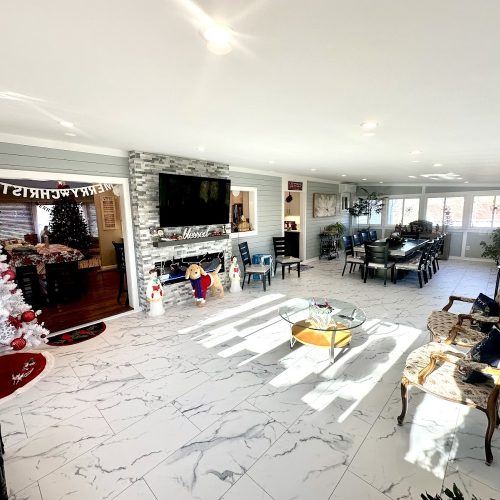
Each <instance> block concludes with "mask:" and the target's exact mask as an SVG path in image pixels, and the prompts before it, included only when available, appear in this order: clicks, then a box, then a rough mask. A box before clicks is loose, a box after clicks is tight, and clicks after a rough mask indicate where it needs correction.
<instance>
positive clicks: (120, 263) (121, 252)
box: [113, 241, 128, 306]
mask: <svg viewBox="0 0 500 500" xmlns="http://www.w3.org/2000/svg"><path fill="white" fill-rule="evenodd" d="M113 246H114V247H115V253H116V267H117V269H118V272H119V273H120V283H119V285H118V297H117V298H116V301H117V302H118V304H120V299H121V296H122V293H125V305H126V306H128V288H126V287H125V283H126V281H127V280H126V279H125V278H126V276H127V263H126V261H125V245H124V244H123V243H118V242H116V241H113Z"/></svg>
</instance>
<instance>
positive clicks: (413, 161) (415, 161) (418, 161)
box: [411, 160, 420, 163]
mask: <svg viewBox="0 0 500 500" xmlns="http://www.w3.org/2000/svg"><path fill="white" fill-rule="evenodd" d="M411 162H412V163H420V160H412V161H411Z"/></svg>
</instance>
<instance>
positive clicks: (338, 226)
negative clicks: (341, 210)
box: [325, 222, 347, 236]
mask: <svg viewBox="0 0 500 500" xmlns="http://www.w3.org/2000/svg"><path fill="white" fill-rule="evenodd" d="M346 229H347V227H346V226H345V224H343V223H342V222H335V224H330V225H329V226H326V227H325V231H327V232H329V233H335V234H338V235H339V236H342V235H343V234H344V233H345V231H346Z"/></svg>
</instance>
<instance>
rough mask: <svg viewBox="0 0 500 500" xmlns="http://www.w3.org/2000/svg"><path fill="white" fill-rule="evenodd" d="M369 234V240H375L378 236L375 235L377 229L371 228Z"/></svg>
mask: <svg viewBox="0 0 500 500" xmlns="http://www.w3.org/2000/svg"><path fill="white" fill-rule="evenodd" d="M368 234H369V236H370V241H377V240H378V236H377V231H376V230H375V229H372V230H371V231H369V232H368Z"/></svg>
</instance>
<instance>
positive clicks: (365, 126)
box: [360, 122, 378, 130]
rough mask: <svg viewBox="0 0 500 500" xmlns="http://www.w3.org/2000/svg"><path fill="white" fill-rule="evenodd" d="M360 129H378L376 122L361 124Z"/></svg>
mask: <svg viewBox="0 0 500 500" xmlns="http://www.w3.org/2000/svg"><path fill="white" fill-rule="evenodd" d="M360 127H361V128H362V129H363V130H375V129H376V128H377V127H378V123H377V122H363V123H362V124H361V125H360Z"/></svg>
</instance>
